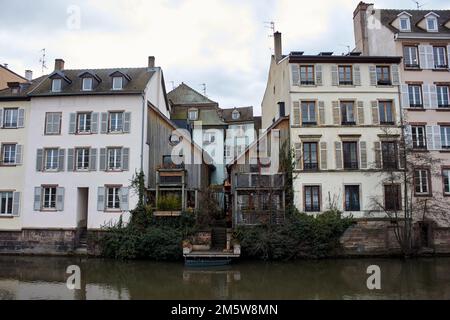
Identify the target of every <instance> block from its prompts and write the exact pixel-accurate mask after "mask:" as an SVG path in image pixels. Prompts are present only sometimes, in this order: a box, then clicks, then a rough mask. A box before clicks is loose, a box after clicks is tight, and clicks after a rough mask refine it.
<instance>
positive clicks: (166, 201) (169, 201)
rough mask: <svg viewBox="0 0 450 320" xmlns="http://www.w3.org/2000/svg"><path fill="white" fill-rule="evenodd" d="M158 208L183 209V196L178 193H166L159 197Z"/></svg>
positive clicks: (164, 209) (166, 209) (167, 209)
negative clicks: (177, 194)
mask: <svg viewBox="0 0 450 320" xmlns="http://www.w3.org/2000/svg"><path fill="white" fill-rule="evenodd" d="M157 206H158V210H161V211H177V210H181V198H180V197H178V196H176V195H170V194H169V195H166V196H162V197H161V198H159V199H158V203H157Z"/></svg>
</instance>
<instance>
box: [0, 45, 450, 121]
mask: <svg viewBox="0 0 450 320" xmlns="http://www.w3.org/2000/svg"><path fill="white" fill-rule="evenodd" d="M447 66H448V69H449V70H450V45H448V46H447ZM0 118H1V116H0ZM0 124H1V120H0Z"/></svg>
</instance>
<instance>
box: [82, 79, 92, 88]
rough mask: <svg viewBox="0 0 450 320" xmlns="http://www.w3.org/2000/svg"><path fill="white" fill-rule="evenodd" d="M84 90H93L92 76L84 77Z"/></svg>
mask: <svg viewBox="0 0 450 320" xmlns="http://www.w3.org/2000/svg"><path fill="white" fill-rule="evenodd" d="M82 89H83V91H91V90H92V78H83V86H82Z"/></svg>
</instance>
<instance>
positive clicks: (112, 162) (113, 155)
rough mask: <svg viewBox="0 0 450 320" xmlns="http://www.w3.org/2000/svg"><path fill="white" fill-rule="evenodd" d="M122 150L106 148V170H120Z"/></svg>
mask: <svg viewBox="0 0 450 320" xmlns="http://www.w3.org/2000/svg"><path fill="white" fill-rule="evenodd" d="M121 168H122V148H108V170H112V171H114V170H121Z"/></svg>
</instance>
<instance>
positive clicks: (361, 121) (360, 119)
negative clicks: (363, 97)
mask: <svg viewBox="0 0 450 320" xmlns="http://www.w3.org/2000/svg"><path fill="white" fill-rule="evenodd" d="M357 110H358V117H357V121H358V124H359V125H363V124H364V102H363V101H358V103H357Z"/></svg>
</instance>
